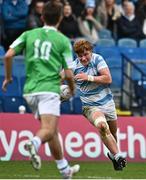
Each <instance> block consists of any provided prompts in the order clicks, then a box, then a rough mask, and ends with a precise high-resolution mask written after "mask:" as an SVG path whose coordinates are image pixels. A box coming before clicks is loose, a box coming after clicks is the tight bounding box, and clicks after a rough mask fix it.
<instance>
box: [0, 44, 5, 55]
mask: <svg viewBox="0 0 146 180" xmlns="http://www.w3.org/2000/svg"><path fill="white" fill-rule="evenodd" d="M4 55H5V49H4V47H3V46H2V45H0V56H4Z"/></svg>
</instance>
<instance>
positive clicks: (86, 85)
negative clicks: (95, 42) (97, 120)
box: [72, 53, 113, 106]
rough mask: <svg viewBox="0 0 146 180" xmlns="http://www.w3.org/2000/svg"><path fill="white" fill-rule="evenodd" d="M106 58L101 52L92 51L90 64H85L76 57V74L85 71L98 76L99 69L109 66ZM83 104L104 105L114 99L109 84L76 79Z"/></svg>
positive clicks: (74, 63)
mask: <svg viewBox="0 0 146 180" xmlns="http://www.w3.org/2000/svg"><path fill="white" fill-rule="evenodd" d="M107 67H108V66H107V64H106V62H105V60H104V59H103V58H102V56H100V55H99V54H94V53H92V58H91V61H90V63H89V65H88V66H83V65H82V64H81V63H80V61H79V59H78V58H77V59H75V61H74V62H73V66H72V69H73V71H74V75H76V74H78V73H80V72H84V73H86V74H88V75H93V76H98V75H99V71H100V70H101V69H103V68H107ZM76 85H77V90H78V92H79V95H80V98H81V101H82V105H83V106H102V105H105V104H107V103H110V102H112V101H113V95H112V92H111V90H110V88H109V85H107V84H101V85H99V84H97V83H95V82H89V81H76Z"/></svg>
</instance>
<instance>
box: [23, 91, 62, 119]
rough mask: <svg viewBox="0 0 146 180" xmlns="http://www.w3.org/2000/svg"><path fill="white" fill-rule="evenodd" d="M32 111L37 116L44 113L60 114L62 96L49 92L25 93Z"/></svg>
mask: <svg viewBox="0 0 146 180" xmlns="http://www.w3.org/2000/svg"><path fill="white" fill-rule="evenodd" d="M23 97H24V98H25V100H26V102H27V103H28V105H29V107H30V109H31V110H32V113H33V114H34V115H35V117H36V118H39V115H42V114H51V115H55V116H60V104H61V101H60V96H59V94H57V93H52V92H48V93H45V94H35V95H24V96H23Z"/></svg>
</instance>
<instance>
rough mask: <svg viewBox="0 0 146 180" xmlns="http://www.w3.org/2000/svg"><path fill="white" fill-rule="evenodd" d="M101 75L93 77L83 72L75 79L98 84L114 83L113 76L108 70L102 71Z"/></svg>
mask: <svg viewBox="0 0 146 180" xmlns="http://www.w3.org/2000/svg"><path fill="white" fill-rule="evenodd" d="M99 74H100V75H99V76H92V75H87V74H85V73H83V72H82V73H79V74H77V75H76V76H75V79H76V80H80V81H92V82H96V83H97V84H110V83H111V82H112V78H111V74H110V71H109V69H108V68H103V69H101V70H100V71H99Z"/></svg>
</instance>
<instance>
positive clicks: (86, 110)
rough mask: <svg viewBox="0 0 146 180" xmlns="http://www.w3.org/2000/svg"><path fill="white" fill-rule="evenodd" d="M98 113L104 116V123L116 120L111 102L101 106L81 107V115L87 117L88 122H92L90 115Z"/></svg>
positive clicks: (114, 109) (113, 104) (113, 105)
mask: <svg viewBox="0 0 146 180" xmlns="http://www.w3.org/2000/svg"><path fill="white" fill-rule="evenodd" d="M98 111H99V112H102V113H103V114H104V116H105V118H106V121H114V120H117V113H116V108H115V103H114V102H113V101H112V102H109V103H107V104H105V105H103V106H84V107H83V115H84V116H85V117H87V119H89V120H90V121H94V120H93V119H92V113H94V112H98Z"/></svg>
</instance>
